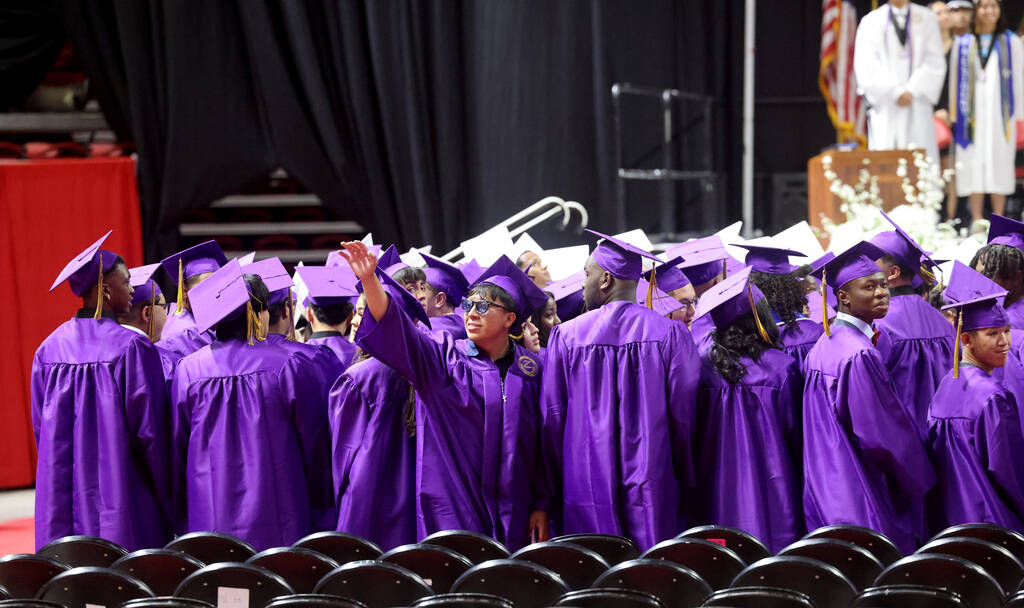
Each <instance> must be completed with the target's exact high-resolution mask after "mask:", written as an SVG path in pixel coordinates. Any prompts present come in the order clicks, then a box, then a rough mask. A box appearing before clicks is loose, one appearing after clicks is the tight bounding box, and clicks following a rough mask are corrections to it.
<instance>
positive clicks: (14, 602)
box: [0, 598, 64, 608]
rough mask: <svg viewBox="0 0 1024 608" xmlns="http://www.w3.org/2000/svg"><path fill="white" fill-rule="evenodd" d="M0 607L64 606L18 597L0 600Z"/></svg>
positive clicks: (53, 607)
mask: <svg viewBox="0 0 1024 608" xmlns="http://www.w3.org/2000/svg"><path fill="white" fill-rule="evenodd" d="M0 608H64V606H63V605H61V604H58V603H57V602H47V601H45V600H32V599H25V598H18V599H10V600H0Z"/></svg>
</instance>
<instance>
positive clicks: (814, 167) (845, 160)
mask: <svg viewBox="0 0 1024 608" xmlns="http://www.w3.org/2000/svg"><path fill="white" fill-rule="evenodd" d="M914 152H915V150H850V151H848V152H841V151H838V150H832V151H829V152H824V153H822V154H819V155H817V156H815V157H814V158H812V159H811V160H809V161H807V214H808V218H807V219H808V221H809V223H810V224H811V226H815V227H818V228H821V227H822V226H821V216H822V215H824V216H825V217H828V218H831V220H832V221H833V222H835V223H837V224H839V223H842V222H844V221H845V220H846V216H845V215H844V214H843V212H842V211H840V210H839V207H840V205H842V202H841V201H840V200H839V197H837V196H836V195H834V194H832V193H831V192H830V191H829V188H830V187H831V186H832V184H831V182H829V180H827V179H825V169H824V167H823V166H822V161H821V159H822V158H824V157H826V156H831V157H832V170H833V171H835V173H836V175H837V176H839V179H840V180H841V181H842V182H843V183H844V184H849V185H850V186H855V185H856V184H857V180H858V174H859V173H860V170H861V169H867V170H868V171H870V172H871V175H873V176H877V177H878V195H879V196H880V197H881V198H882V201H883V202H884V204H883V206H884V208H885V210H886V211H888V210H889V209H892V208H893V207H895V206H896V205H901V204H903V203H904V202H906V199H905V197H904V194H903V179H902V178H901V177H898V176H897V175H896V169H897V168H899V161H900V159H901V158H905V159H907V177H909V178H910V183H911V184H916V183H917V167H916V166H915V165H914ZM865 159H867V160H868V161H870V164H867V165H865V164H864V160H865ZM826 240H827V239H826ZM823 245H824V246H827V243H823Z"/></svg>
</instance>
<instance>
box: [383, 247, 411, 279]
mask: <svg viewBox="0 0 1024 608" xmlns="http://www.w3.org/2000/svg"><path fill="white" fill-rule="evenodd" d="M408 266H409V265H408V264H406V263H405V262H403V261H402V256H401V255H399V253H398V250H397V249H395V246H394V245H388V248H387V249H385V250H384V253H382V254H380V256H379V257H378V258H377V268H382V269H384V272H385V273H387V275H388V276H389V277H390V276H393V275H394V274H395V273H396V272H398V271H399V270H401V269H403V268H406V267H408Z"/></svg>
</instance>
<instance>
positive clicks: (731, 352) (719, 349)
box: [710, 298, 779, 384]
mask: <svg viewBox="0 0 1024 608" xmlns="http://www.w3.org/2000/svg"><path fill="white" fill-rule="evenodd" d="M756 308H757V316H758V317H759V318H760V319H761V325H763V326H764V329H765V331H766V332H767V333H768V337H769V338H770V339H771V341H772V343H771V344H766V343H765V341H764V340H762V339H761V334H760V333H758V331H757V324H756V323H755V322H754V315H753V314H750V313H748V314H745V315H743V316H742V317H740V318H739V319H736V320H735V321H733V322H732V323H730V324H729V325H728V326H727V327H724V328H723V327H720V328H717V329H715V330H713V331H712V332H711V341H712V346H711V352H710V356H711V364H712V365H714V366H715V370H716V371H717V372H718V375H719V376H721V377H722V378H723V379H724V380H725V381H726V382H728V383H729V384H736V383H737V382H739V381H740V380H742V379H743V376H744V375H745V374H746V373H747V368H746V367H744V366H743V364H742V363H741V362H740V359H741V358H743V357H748V358H750V359H753V360H754V361H757V360H758V359H760V358H761V354H762V353H764V352H765V351H766V350H769V349H772V348H774V349H778V348H779V346H778V342H779V328H778V326H776V325H775V321H774V320H773V319H772V312H771V306H770V305H769V304H768V300H767V298H766V299H764V300H761V301H760V302H758V303H757V306H756Z"/></svg>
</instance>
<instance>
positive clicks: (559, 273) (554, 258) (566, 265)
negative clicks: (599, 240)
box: [540, 245, 590, 281]
mask: <svg viewBox="0 0 1024 608" xmlns="http://www.w3.org/2000/svg"><path fill="white" fill-rule="evenodd" d="M589 257H590V246H589V245H574V246H572V247H559V248H557V249H548V250H547V251H545V252H544V253H543V255H541V258H540V259H541V261H542V262H544V265H545V266H547V267H548V274H550V275H551V280H552V281H560V280H562V279H564V278H566V277H568V276H571V275H573V274H576V273H577V272H579V271H581V270H583V267H584V266H585V265H586V263H587V258H589Z"/></svg>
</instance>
